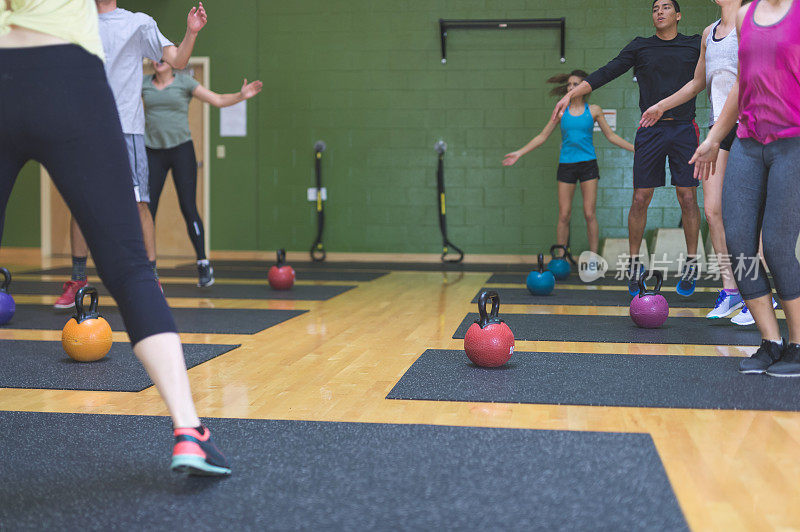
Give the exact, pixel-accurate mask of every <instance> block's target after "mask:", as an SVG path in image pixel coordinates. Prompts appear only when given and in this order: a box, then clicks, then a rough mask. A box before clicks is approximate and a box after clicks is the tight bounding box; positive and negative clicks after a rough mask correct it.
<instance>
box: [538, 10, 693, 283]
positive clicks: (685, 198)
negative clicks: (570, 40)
mask: <svg viewBox="0 0 800 532" xmlns="http://www.w3.org/2000/svg"><path fill="white" fill-rule="evenodd" d="M680 18H681V14H680V6H679V5H678V2H677V0H655V1H654V2H653V25H654V26H655V27H656V34H655V35H653V36H652V37H636V38H635V39H634V40H633V41H631V43H630V44H628V45H627V46H626V47H625V48H623V49H622V51H621V52H620V54H619V55H618V56H617V57H616V58H614V59H612V60H611V61H610V62H609V63H608V64H607V65H605V66H604V67H602V68H600V69H598V70H596V71H595V72H592V73H591V74H589V76H588V77H587V78H586V80H585V81H584V82H583V83H581V85H579V86H578V87H577V88H575V89H573V90H572V91H570V92H569V93H567V95H566V96H564V98H562V99H561V100H560V101H559V102H558V104H557V105H556V108H555V110H554V111H553V117H554V118H555V117H557V116H560V115H561V114H563V112H564V109H566V108H567V107H568V106H569V102H570V100H571V99H572V98H573V97H574V96H578V95H586V94H589V93H590V92H592V91H593V90H596V89H599V88H600V87H602V86H603V85H605V84H606V83H608V82H609V81H612V80H614V79H616V78H618V77H619V76H621V75H622V74H624V73H625V72H627V71H628V70H630V69H631V68H633V72H634V74H635V75H636V78H637V80H638V82H639V108H640V109H641V111H642V113H644V112H645V111H646V110H647V109H648V108H649V107H650V106H652V105H653V104H655V103H657V102H659V101H660V100H662V99H663V98H666V97H667V96H670V95H672V94H673V93H675V92H677V91H678V90H679V89H680V88H681V87H683V85H685V84H686V83H687V82H688V81H689V80H691V79H692V78H694V71H695V66H696V65H697V60H698V58H699V57H700V36H699V35H693V36H687V35H682V34H680V33H678V21H679V20H680ZM694 116H695V100H694V98H692V99H691V100H690V101H688V102H686V103H685V104H683V105H680V106H678V107H675V108H674V109H671V110H669V111H668V112H666V113H664V115H663V116H662V118H661V120H659V122H658V123H657V124H656V125H654V126H652V127H649V128H640V129H639V131H637V133H636V144H635V147H636V152H635V155H634V162H633V187H634V191H633V202H632V204H631V208H630V211H629V213H628V244H629V246H630V256H631V261H630V267H629V270H628V274H629V283H628V289H629V291H630V292H631V294H632V295H635V294H636V293H638V291H639V287H638V284H637V278H638V276H639V274H640V272H641V271H642V270H643V269H644V268H643V266H642V264H641V261H640V260H639V248H640V246H641V244H642V237H643V235H644V228H645V225H646V224H647V207H648V206H649V205H650V201H651V200H652V198H653V192H654V190H655V187H661V186H664V185H665V184H666V169H665V166H666V161H667V158H668V159H669V166H670V173H671V175H672V184H673V185H675V189H676V193H677V196H678V202H679V203H680V206H681V211H682V213H683V230H684V235H685V237H686V248H687V251H688V258H687V262H686V265H685V266H684V268H683V271H682V272H681V273H682V278H681V281H680V282H679V283H678V293H679V294H681V295H687V296H688V295H691V294H692V292H694V283H695V278H696V276H697V255H696V254H697V235H698V233H699V231H700V209H699V207H698V206H697V186H698V185H699V181H697V180H696V179H695V178H694V175H693V174H694V168H693V167H692V166H691V165H690V164H689V159H691V157H692V155H693V154H694V151H695V149H696V148H697V145H698V141H699V130H698V129H697V124H695V122H694Z"/></svg>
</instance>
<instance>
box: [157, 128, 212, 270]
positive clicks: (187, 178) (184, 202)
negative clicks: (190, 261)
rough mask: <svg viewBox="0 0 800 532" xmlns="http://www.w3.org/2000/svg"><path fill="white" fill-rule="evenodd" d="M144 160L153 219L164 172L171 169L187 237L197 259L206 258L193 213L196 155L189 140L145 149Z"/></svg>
mask: <svg viewBox="0 0 800 532" xmlns="http://www.w3.org/2000/svg"><path fill="white" fill-rule="evenodd" d="M147 161H148V163H149V165H150V212H151V213H152V215H153V220H155V219H156V212H157V211H158V199H159V198H160V197H161V191H162V190H163V189H164V183H165V182H166V180H167V172H169V171H170V170H172V179H173V181H175V190H176V191H177V192H178V204H179V205H180V207H181V214H183V219H184V220H185V221H186V230H187V231H188V232H189V240H191V241H192V245H193V246H194V252H195V254H196V255H197V260H203V259H205V258H206V239H205V230H204V229H203V220H201V219H200V213H199V212H197V158H196V157H195V154H194V143H193V142H192V141H191V140H188V141H186V142H184V143H183V144H180V145H178V146H175V147H174V148H167V149H165V150H155V149H151V148H147Z"/></svg>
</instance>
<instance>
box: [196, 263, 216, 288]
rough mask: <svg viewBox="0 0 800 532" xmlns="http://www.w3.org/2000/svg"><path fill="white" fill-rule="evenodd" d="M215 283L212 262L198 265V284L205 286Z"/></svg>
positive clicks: (201, 286)
mask: <svg viewBox="0 0 800 532" xmlns="http://www.w3.org/2000/svg"><path fill="white" fill-rule="evenodd" d="M212 284H214V268H212V267H211V264H208V263H206V264H198V265H197V286H199V287H200V288H205V287H207V286H211V285H212Z"/></svg>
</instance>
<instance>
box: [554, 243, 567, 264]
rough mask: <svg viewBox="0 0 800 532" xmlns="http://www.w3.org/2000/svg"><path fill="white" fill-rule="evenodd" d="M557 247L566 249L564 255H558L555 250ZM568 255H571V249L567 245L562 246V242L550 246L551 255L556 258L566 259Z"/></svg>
mask: <svg viewBox="0 0 800 532" xmlns="http://www.w3.org/2000/svg"><path fill="white" fill-rule="evenodd" d="M557 249H563V250H564V254H563V255H562V256H560V257H556V254H555V251H556V250H557ZM568 255H569V251H568V250H567V246H562V245H561V244H554V245H552V246H550V256H551V257H553V258H554V259H564V260H566V259H567V256H568Z"/></svg>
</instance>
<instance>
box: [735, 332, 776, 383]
mask: <svg viewBox="0 0 800 532" xmlns="http://www.w3.org/2000/svg"><path fill="white" fill-rule="evenodd" d="M783 350H784V349H783V345H780V344H776V343H775V342H770V341H769V340H763V341H762V342H761V347H759V348H758V351H756V352H755V353H753V355H752V356H751V357H750V358H745V359H744V360H742V361H741V362H739V373H746V374H757V375H760V374H761V373H765V372H766V371H767V368H769V367H772V366H773V365H774V364H775V362H777V361H778V360H780V359H781V354H782V352H783Z"/></svg>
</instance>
